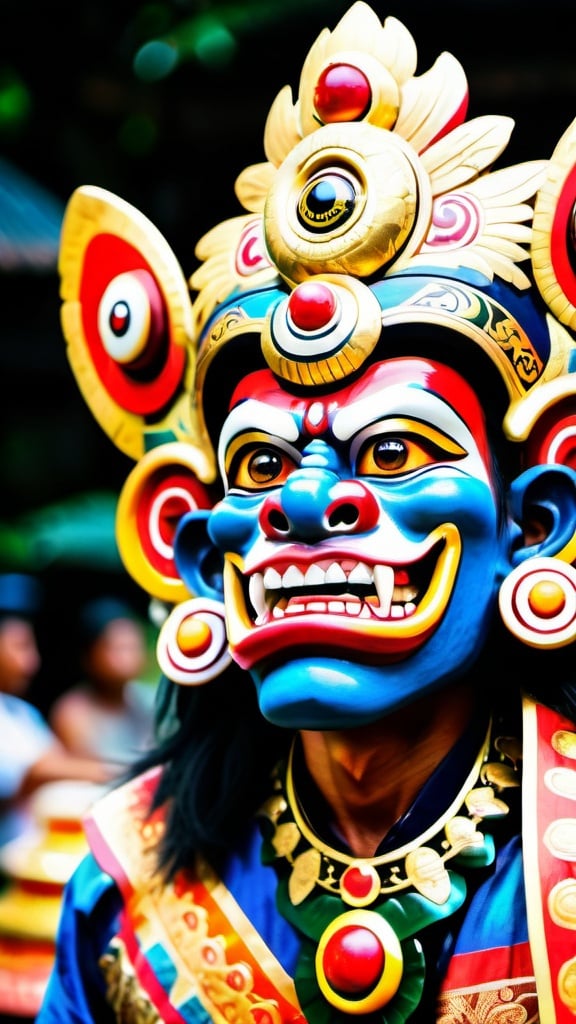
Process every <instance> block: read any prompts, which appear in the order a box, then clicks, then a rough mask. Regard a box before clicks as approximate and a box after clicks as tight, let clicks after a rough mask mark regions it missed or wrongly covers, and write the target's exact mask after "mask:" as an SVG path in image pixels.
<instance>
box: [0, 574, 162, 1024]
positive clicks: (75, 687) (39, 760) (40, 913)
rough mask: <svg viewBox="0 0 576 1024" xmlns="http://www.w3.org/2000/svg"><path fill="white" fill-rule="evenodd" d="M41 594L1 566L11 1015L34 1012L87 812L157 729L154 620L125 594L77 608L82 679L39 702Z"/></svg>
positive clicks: (5, 963)
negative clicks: (151, 629) (152, 650)
mask: <svg viewBox="0 0 576 1024" xmlns="http://www.w3.org/2000/svg"><path fill="white" fill-rule="evenodd" d="M43 599H44V594H43V588H42V584H41V583H40V581H39V580H38V579H36V578H35V577H34V576H33V575H29V574H25V573H4V574H0V1022H1V1024H8V1022H12V1021H14V1022H20V1024H22V1022H24V1021H27V1020H28V1021H32V1020H33V1019H34V1016H35V1009H36V1005H37V1004H39V1000H40V998H41V995H42V991H43V986H44V984H45V981H46V978H47V974H48V971H49V969H50V965H51V960H52V952H53V945H52V943H53V938H54V936H55V928H56V925H57V919H58V910H59V897H60V893H61V890H62V887H63V885H64V883H65V881H66V878H67V876H68V875H69V873H71V871H72V870H73V868H74V866H75V864H76V863H77V861H78V859H79V857H80V856H81V855H82V853H83V852H84V841H83V831H82V817H83V814H84V813H85V812H86V811H87V809H88V807H89V805H90V803H91V802H92V800H93V799H95V798H96V796H98V795H100V794H101V792H102V789H103V788H105V787H106V786H110V785H111V784H113V783H114V782H116V781H117V780H118V779H119V778H120V777H121V776H122V775H123V774H124V773H126V771H127V770H128V769H129V767H130V765H131V764H133V763H134V762H135V760H136V759H137V758H138V757H139V756H140V755H142V754H143V753H144V752H145V750H146V749H147V747H148V745H149V744H150V743H151V742H152V738H153V716H154V697H155V686H154V684H153V681H152V680H151V678H150V677H149V675H148V669H149V666H150V661H149V658H150V655H149V644H148V633H147V624H146V623H145V622H144V620H143V619H142V617H141V615H140V613H139V611H137V610H136V609H135V608H132V607H131V606H130V605H129V603H128V602H126V601H124V599H119V598H118V597H116V596H110V595H108V594H104V595H100V594H98V595H96V596H94V597H91V598H90V599H89V600H86V601H85V602H84V603H83V604H82V605H81V607H80V608H78V609H77V610H76V615H77V619H76V621H75V622H74V626H73V628H72V629H71V630H70V631H69V637H68V641H67V644H68V647H69V650H68V651H67V655H68V657H69V656H70V654H71V653H72V654H73V656H74V665H75V678H74V679H73V681H72V683H71V684H70V685H67V686H66V688H65V689H64V690H63V691H62V692H56V693H55V694H54V696H53V699H52V701H51V702H50V703H49V704H48V705H47V706H44V707H41V706H39V702H38V701H37V700H34V697H33V694H34V687H33V684H34V681H35V680H36V679H37V678H38V676H39V673H40V670H41V667H42V648H41V642H40V640H39V635H38V629H37V621H38V617H39V615H40V612H41V609H42V604H43ZM46 853H48V854H49V856H48V857H47V856H46ZM47 865H48V867H47ZM50 865H51V866H50ZM32 909H33V912H32Z"/></svg>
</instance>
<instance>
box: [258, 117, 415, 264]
mask: <svg viewBox="0 0 576 1024" xmlns="http://www.w3.org/2000/svg"><path fill="white" fill-rule="evenodd" d="M431 205H432V201H431V193H430V182H429V179H428V177H427V176H426V175H425V174H424V172H423V170H422V168H420V167H419V165H418V162H417V158H416V157H415V155H414V153H413V151H412V150H411V148H410V147H409V146H408V144H407V143H406V142H404V140H403V139H402V138H400V136H397V135H394V134H392V133H391V132H382V130H381V129H379V128H376V127H375V126H374V125H370V124H365V123H352V124H350V123H346V124H329V125H325V126H324V127H323V128H322V129H320V130H319V131H317V132H313V133H312V134H311V135H309V136H307V137H306V138H304V139H302V141H301V142H300V143H299V144H298V145H296V146H295V147H294V149H293V150H292V151H291V152H290V153H289V155H288V156H287V157H286V159H285V160H284V162H283V164H282V165H281V167H280V168H279V170H278V173H277V174H276V177H275V179H274V182H273V183H272V186H271V188H270V191H269V193H268V196H267V199H266V204H265V208H264V234H265V238H266V246H267V249H268V252H269V253H270V256H271V259H272V260H273V262H274V263H275V264H276V266H277V267H278V270H279V271H280V273H281V274H282V276H283V277H284V278H285V280H287V281H289V282H291V283H293V284H295V283H297V282H298V281H305V280H306V279H307V278H309V277H312V276H314V275H315V274H316V273H318V272H319V271H321V272H322V273H334V274H351V275H354V276H356V277H368V276H369V275H370V274H373V273H374V272H375V271H376V270H379V269H380V268H381V267H384V266H386V265H387V264H389V263H391V262H392V261H393V260H394V259H395V258H396V257H397V256H398V255H399V253H400V251H401V250H402V247H403V245H404V243H405V242H406V240H407V239H408V238H409V237H410V236H411V235H412V234H413V233H414V232H415V231H416V232H417V233H418V231H420V233H421V234H422V237H423V236H424V234H425V233H426V231H427V229H428V217H429V215H430V211H431ZM417 218H419V226H418V225H417Z"/></svg>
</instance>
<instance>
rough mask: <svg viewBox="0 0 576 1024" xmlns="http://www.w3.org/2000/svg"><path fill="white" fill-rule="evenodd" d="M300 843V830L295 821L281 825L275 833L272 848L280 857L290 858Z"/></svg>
mask: <svg viewBox="0 0 576 1024" xmlns="http://www.w3.org/2000/svg"><path fill="white" fill-rule="evenodd" d="M299 841H300V830H299V828H298V826H297V825H296V824H295V823H294V822H293V821H286V822H284V824H283V825H279V826H278V828H277V829H276V832H275V833H274V838H273V840H272V846H273V847H274V849H275V850H276V853H277V854H278V856H279V857H288V856H289V854H291V853H292V851H293V850H295V849H296V847H297V846H298V843H299Z"/></svg>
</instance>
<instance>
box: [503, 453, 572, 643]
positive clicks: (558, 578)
mask: <svg viewBox="0 0 576 1024" xmlns="http://www.w3.org/2000/svg"><path fill="white" fill-rule="evenodd" d="M510 511H511V514H512V516H513V519H514V521H515V523H516V529H517V533H516V534H515V535H514V533H512V536H513V537H514V540H513V546H512V550H511V552H510V564H511V566H513V568H512V571H511V572H510V573H509V575H508V576H507V577H506V579H505V580H504V581H503V583H502V586H501V587H500V593H499V606H500V614H501V616H502V619H503V621H504V623H505V625H506V627H507V628H508V629H509V630H510V632H511V633H512V634H513V635H514V636H515V637H517V639H519V640H521V641H522V643H524V644H527V645H528V646H529V647H536V648H555V647H564V646H566V645H567V644H570V643H572V642H573V641H574V640H575V639H576V569H575V568H574V566H573V565H572V562H573V561H574V560H575V559H576V473H575V472H574V470H572V469H570V468H569V467H568V466H561V465H551V464H550V465H541V466H533V467H532V468H531V469H528V470H526V472H525V473H522V474H521V475H520V476H519V477H518V478H517V479H516V480H515V481H514V483H513V485H512V487H511V490H510Z"/></svg>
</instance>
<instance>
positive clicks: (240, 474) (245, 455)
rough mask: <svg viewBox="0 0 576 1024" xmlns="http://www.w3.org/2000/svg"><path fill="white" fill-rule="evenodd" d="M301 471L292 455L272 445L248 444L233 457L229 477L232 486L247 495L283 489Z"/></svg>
mask: <svg viewBox="0 0 576 1024" xmlns="http://www.w3.org/2000/svg"><path fill="white" fill-rule="evenodd" d="M296 468H297V462H296V461H295V459H294V458H292V456H291V455H289V454H288V452H286V451H284V450H283V449H282V448H277V447H275V446H274V445H271V444H262V443H259V444H255V443H251V444H244V445H242V446H241V447H240V448H238V449H237V451H236V452H235V453H234V454H233V455H232V457H231V458H230V462H229V468H228V470H227V473H226V476H227V478H228V486H229V487H231V488H232V487H235V488H240V489H242V490H243V491H259V490H264V489H265V488H267V487H280V486H281V485H282V484H283V483H284V482H285V480H286V479H287V478H288V476H289V475H290V473H293V472H294V470H295V469H296Z"/></svg>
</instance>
